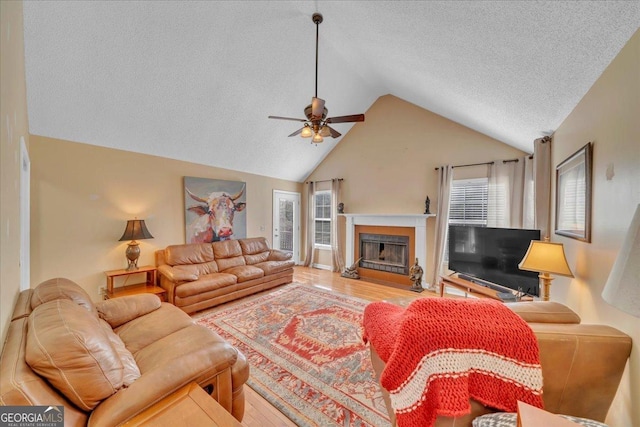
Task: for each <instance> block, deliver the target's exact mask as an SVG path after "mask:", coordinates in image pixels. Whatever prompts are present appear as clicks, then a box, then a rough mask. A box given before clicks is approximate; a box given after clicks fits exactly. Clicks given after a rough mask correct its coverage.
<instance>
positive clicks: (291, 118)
mask: <svg viewBox="0 0 640 427" xmlns="http://www.w3.org/2000/svg"><path fill="white" fill-rule="evenodd" d="M269 118H270V119H278V120H292V121H294V122H306V121H307V119H294V118H293V117H281V116H269Z"/></svg>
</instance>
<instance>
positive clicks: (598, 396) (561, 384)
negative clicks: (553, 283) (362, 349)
mask: <svg viewBox="0 0 640 427" xmlns="http://www.w3.org/2000/svg"><path fill="white" fill-rule="evenodd" d="M507 305H508V306H509V307H510V308H511V309H513V310H514V311H515V312H516V313H518V315H520V317H522V318H523V319H524V320H525V321H526V322H527V323H528V324H529V326H531V329H532V330H533V332H534V333H535V335H536V338H537V340H538V347H539V350H540V364H541V366H542V376H543V395H542V397H543V400H544V407H545V410H547V411H549V412H552V413H556V414H565V415H573V416H577V417H583V418H587V419H592V420H595V421H601V422H603V421H604V419H605V417H606V416H607V412H608V411H609V407H610V406H611V402H612V401H613V398H614V396H615V394H616V390H617V388H618V384H619V383H620V378H621V377H622V373H623V371H624V368H625V365H626V363H627V359H628V358H629V355H630V354H631V337H629V336H628V335H626V334H624V333H622V332H621V331H619V330H617V329H615V328H612V327H610V326H605V325H589V324H582V323H580V322H581V320H580V317H579V316H578V315H577V314H576V313H575V312H573V311H572V310H571V309H569V308H568V307H566V306H564V305H562V304H559V303H556V302H543V301H535V302H519V303H510V304H507ZM370 350H371V361H372V363H373V369H374V371H375V374H376V378H377V379H378V382H379V380H380V375H381V374H382V371H383V369H384V367H385V362H384V361H383V360H382V359H381V358H380V356H379V355H378V353H377V352H376V349H375V348H374V346H373V345H371V346H370ZM381 388H382V387H381ZM382 393H383V397H384V400H385V403H386V406H387V410H388V412H389V416H390V418H391V424H392V426H395V425H396V419H395V414H394V412H393V409H392V407H391V401H390V398H389V393H388V392H387V390H385V389H384V388H382ZM470 406H471V412H470V413H469V414H468V415H465V416H462V417H456V418H451V417H443V416H439V417H437V418H436V423H435V426H436V427H471V425H472V421H473V419H474V418H476V417H479V416H480V415H484V414H487V413H491V412H496V410H495V409H492V408H489V407H485V406H484V405H482V404H481V403H480V402H477V401H475V400H473V399H470Z"/></svg>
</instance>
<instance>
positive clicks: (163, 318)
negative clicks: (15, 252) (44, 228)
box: [0, 279, 249, 426]
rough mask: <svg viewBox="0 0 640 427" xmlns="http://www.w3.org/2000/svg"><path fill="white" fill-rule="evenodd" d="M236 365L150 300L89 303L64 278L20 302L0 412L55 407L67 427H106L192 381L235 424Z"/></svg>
mask: <svg viewBox="0 0 640 427" xmlns="http://www.w3.org/2000/svg"><path fill="white" fill-rule="evenodd" d="M248 376H249V366H248V364H247V361H246V359H245V357H244V356H243V355H242V353H240V352H239V351H238V350H236V349H235V348H234V347H232V346H231V345H230V344H228V343H227V342H225V341H224V340H223V339H222V338H221V337H220V336H219V335H217V334H216V333H215V332H213V331H211V330H209V329H208V328H205V327H202V326H199V325H196V324H195V323H194V322H193V321H192V319H191V318H190V317H189V316H188V315H187V314H185V313H184V312H183V311H181V310H179V309H177V308H176V307H174V306H172V305H171V304H168V303H161V302H160V300H159V298H158V297H157V296H155V295H151V294H144V295H135V296H128V297H122V298H115V299H110V300H106V301H102V302H99V303H97V304H94V303H92V302H91V299H90V297H89V295H88V294H87V293H86V292H85V291H84V290H83V289H82V288H81V287H80V286H78V285H77V284H75V283H73V282H71V281H70V280H67V279H51V280H48V281H46V282H43V283H42V284H40V285H38V286H37V287H36V288H35V289H29V290H25V291H23V292H22V293H20V295H19V297H18V301H17V303H16V306H15V307H14V312H13V316H12V318H11V322H10V325H9V329H8V332H7V337H6V340H5V343H4V346H3V349H2V356H1V357H0V404H2V405H20V406H35V405H47V406H48V405H52V406H58V405H62V406H64V418H65V425H66V426H85V425H89V426H115V425H119V424H121V423H123V422H125V421H127V420H129V419H131V418H132V417H134V416H135V415H137V414H139V413H140V412H142V411H144V410H147V409H149V408H152V407H153V405H154V404H155V403H157V402H159V401H160V400H162V399H163V398H165V397H167V396H170V395H172V394H173V393H175V392H176V391H178V390H179V389H180V388H182V387H183V386H185V385H187V384H190V383H192V382H195V383H197V384H199V385H200V386H202V387H203V388H204V389H205V390H207V391H209V392H210V394H211V396H212V397H213V398H215V399H216V400H217V401H218V402H219V403H220V405H221V406H222V407H223V408H225V409H226V410H227V411H229V412H230V413H231V414H232V415H233V416H234V417H235V418H236V419H238V420H241V419H242V416H243V413H244V391H243V385H244V383H245V382H246V380H247V379H248Z"/></svg>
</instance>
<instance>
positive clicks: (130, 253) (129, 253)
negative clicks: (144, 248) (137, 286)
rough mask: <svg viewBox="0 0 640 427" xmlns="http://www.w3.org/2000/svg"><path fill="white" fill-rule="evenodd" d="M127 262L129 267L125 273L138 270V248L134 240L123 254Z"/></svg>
mask: <svg viewBox="0 0 640 427" xmlns="http://www.w3.org/2000/svg"><path fill="white" fill-rule="evenodd" d="M125 255H126V257H127V260H128V261H129V265H128V266H127V271H133V270H137V269H138V257H139V256H140V246H139V243H138V242H136V241H135V240H132V241H131V242H130V243H129V245H128V246H127V250H126V252H125Z"/></svg>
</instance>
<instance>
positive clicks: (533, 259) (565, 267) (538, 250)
mask: <svg viewBox="0 0 640 427" xmlns="http://www.w3.org/2000/svg"><path fill="white" fill-rule="evenodd" d="M518 267H519V268H520V269H521V270H528V271H537V272H539V273H551V274H558V275H560V276H567V277H573V273H571V269H570V268H569V264H568V263H567V257H566V256H565V254H564V246H563V245H562V243H552V242H547V241H541V240H532V241H531V243H530V244H529V249H527V253H526V254H525V255H524V258H522V261H520V264H518Z"/></svg>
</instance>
